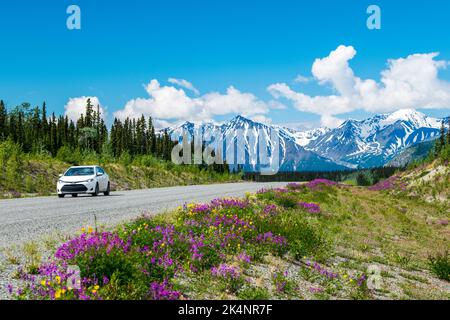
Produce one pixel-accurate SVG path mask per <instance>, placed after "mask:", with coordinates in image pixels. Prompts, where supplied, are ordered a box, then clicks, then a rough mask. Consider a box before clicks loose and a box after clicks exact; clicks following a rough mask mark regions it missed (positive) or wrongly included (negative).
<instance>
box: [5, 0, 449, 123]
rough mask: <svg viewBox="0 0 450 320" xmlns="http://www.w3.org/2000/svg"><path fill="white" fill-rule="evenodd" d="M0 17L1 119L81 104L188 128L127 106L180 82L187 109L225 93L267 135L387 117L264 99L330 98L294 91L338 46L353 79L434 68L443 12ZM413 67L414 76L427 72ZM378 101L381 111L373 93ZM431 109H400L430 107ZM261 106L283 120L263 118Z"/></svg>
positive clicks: (259, 5)
mask: <svg viewBox="0 0 450 320" xmlns="http://www.w3.org/2000/svg"><path fill="white" fill-rule="evenodd" d="M70 4H76V5H78V6H79V7H80V8H81V18H82V22H81V23H82V29H81V30H74V31H70V30H68V29H67V28H66V19H67V17H68V15H67V14H66V8H67V7H68V6H69V5H70ZM370 4H376V5H378V6H379V7H380V8H381V12H382V28H381V30H369V29H368V28H367V27H366V19H367V17H368V15H367V14H366V9H367V7H368V6H369V5H370ZM0 12H1V13H2V18H1V19H0V40H1V47H2V49H1V50H0V99H3V100H5V101H6V102H7V104H8V106H9V107H12V106H14V105H17V104H19V103H21V102H25V101H26V102H30V103H31V104H33V105H37V104H41V103H42V101H46V102H47V105H48V107H49V109H50V110H51V111H55V112H56V113H63V112H65V106H67V104H68V101H69V99H70V98H77V97H84V96H93V97H97V98H98V100H99V101H100V103H101V104H102V106H104V108H106V109H107V113H108V119H109V121H110V120H111V118H112V117H113V116H114V115H117V113H116V112H118V111H120V110H122V109H124V106H125V105H126V104H127V103H128V104H129V105H130V110H135V111H136V112H138V111H142V110H143V108H144V109H145V108H146V107H148V110H147V111H148V113H149V114H153V113H155V114H156V115H157V117H158V118H160V119H161V120H163V121H167V122H169V123H173V122H174V121H177V120H184V118H189V114H188V113H187V114H185V115H183V116H179V117H178V116H177V114H175V115H171V114H170V113H168V112H164V110H161V108H162V109H164V108H167V104H163V105H155V104H156V103H155V102H154V101H143V102H142V103H141V104H140V105H138V104H137V103H136V101H135V100H134V99H136V98H139V97H140V98H143V99H147V100H151V97H150V96H149V93H148V92H146V90H145V89H144V86H143V85H147V84H149V83H150V81H151V80H152V79H157V80H158V84H159V86H160V87H165V86H171V87H172V86H173V87H176V86H175V85H174V84H171V83H168V79H169V78H176V79H185V80H187V81H189V82H190V83H192V84H193V85H194V86H195V88H197V89H198V90H199V91H200V95H199V96H196V95H195V94H193V92H191V91H189V90H187V89H184V92H185V93H186V95H187V96H189V97H190V98H191V99H197V100H200V101H197V100H196V101H194V102H195V103H194V105H193V106H192V110H196V109H195V108H196V107H198V106H197V104H198V105H200V108H202V107H203V106H204V105H205V104H208V103H209V102H208V101H211V100H214V99H213V98H214V97H211V96H206V97H205V96H204V95H208V94H210V93H211V92H217V93H220V95H223V96H219V97H215V98H223V99H222V100H220V99H219V100H220V101H233V100H234V99H233V98H231V100H226V98H227V97H226V92H227V88H229V87H230V86H233V87H234V88H236V89H237V90H238V91H239V93H243V94H247V93H248V94H251V95H253V96H252V99H251V100H252V101H251V102H249V105H248V106H247V108H252V106H253V104H255V105H257V106H259V107H261V110H260V111H258V112H256V113H254V114H252V113H251V112H250V111H248V109H245V107H244V110H246V111H244V112H247V113H249V116H255V118H256V119H260V118H261V117H262V116H263V117H264V118H265V119H270V121H272V122H273V123H289V124H294V123H300V124H305V123H311V124H314V125H315V124H318V123H320V121H322V122H323V120H324V119H325V118H327V117H329V118H332V119H343V118H347V117H350V116H351V117H356V118H358V117H363V116H366V115H369V114H370V113H373V112H377V111H379V110H389V111H392V110H393V107H392V105H391V106H390V105H386V106H380V107H379V108H378V106H371V105H370V103H368V106H367V107H366V108H357V107H355V106H352V107H348V108H343V109H342V111H340V112H338V113H336V112H331V111H329V112H328V113H327V114H325V115H324V114H323V113H321V111H320V110H317V112H311V110H312V109H311V108H316V109H320V107H321V106H320V104H318V105H317V104H312V105H311V106H310V108H308V111H305V108H303V105H302V104H303V102H304V100H302V99H300V100H299V99H294V98H292V97H291V98H289V97H287V94H286V90H284V91H282V93H281V94H278V97H276V98H275V97H274V95H273V91H272V92H269V90H268V87H269V86H271V85H273V84H276V83H284V84H286V85H287V86H288V87H289V89H290V90H291V91H292V92H300V93H303V94H306V95H308V97H313V96H316V95H320V96H329V95H332V94H338V95H341V94H342V93H341V92H339V90H337V89H336V85H337V86H338V87H339V84H336V82H333V80H330V79H329V78H328V77H331V78H333V79H335V78H334V76H333V75H329V74H328V73H327V74H326V75H324V77H325V80H323V81H322V82H323V84H322V85H321V84H319V83H318V81H316V80H317V79H316V80H310V81H308V82H307V83H296V82H295V81H294V79H295V78H296V77H297V76H298V75H299V74H300V75H302V76H305V77H308V78H309V77H311V78H312V75H311V68H312V65H313V63H314V61H315V59H317V58H324V57H327V56H329V55H330V52H331V51H333V50H336V49H337V48H338V47H339V46H340V45H344V46H346V47H347V48H348V47H350V46H351V47H353V48H354V50H355V51H356V55H354V57H353V58H352V59H349V66H350V67H351V69H352V70H353V72H354V74H355V76H357V77H360V78H362V79H373V80H374V81H377V82H378V81H380V72H381V71H383V70H385V69H387V60H388V59H400V58H406V57H408V56H409V55H413V54H418V53H431V52H440V55H439V56H438V57H433V59H434V60H436V61H443V64H445V61H450V41H449V40H450V39H449V38H450V36H449V30H450V19H449V12H450V2H448V1H447V0H442V1H438V0H434V1H433V0H430V1H421V2H420V3H419V2H418V1H417V2H416V1H414V2H411V1H406V0H396V1H381V0H371V1H365V0H346V1H339V2H338V1H331V0H330V1H325V0H316V1H300V0H296V1H294V0H293V1H287V0H277V1H264V0H258V1H256V0H255V1H236V0H228V1H216V0H204V1H202V0H196V1H193V0H192V1H189V0H184V1H175V0H173V1H167V0H165V1H162V0H161V1H156V0H152V1H143V0H128V1H121V0H118V1H105V0H95V1H93V0H71V1H63V0H60V1H51V0H46V1H32V0H28V1H25V0H16V1H2V2H1V3H0ZM344 55H345V54H344ZM425 60H427V59H425V58H424V61H423V62H424V63H425V64H426V63H431V62H430V59H428V60H427V61H425ZM443 64H440V66H439V67H438V69H439V73H438V75H437V78H438V80H439V81H440V84H439V88H443V90H444V91H445V90H446V89H448V88H449V87H447V84H448V83H449V82H450V70H449V69H448V68H445V66H443ZM416 66H421V64H416ZM406 67H407V66H406ZM406 67H405V68H406ZM425 67H426V65H425ZM425 67H424V68H425ZM403 70H404V69H403ZM337 72H339V71H337ZM412 73H414V72H412ZM431 82H433V81H431ZM441 85H442V86H441ZM153 87H154V88H153V89H154V90H160V87H158V86H156V87H155V86H153ZM155 88H156V89H155ZM177 88H178V89H179V90H180V89H181V88H180V87H177ZM432 89H433V90H434V87H431V88H427V89H424V90H428V91H432ZM428 91H427V92H428ZM151 92H154V93H155V94H157V92H159V91H157V92H155V91H151ZM168 92H169V93H170V91H168ZM336 92H337V93H336ZM278 93H280V92H278ZM161 94H162V95H164V94H165V93H164V92H163V91H161ZM426 94H427V93H426ZM426 94H425V95H426ZM238 97H239V98H240V97H241V96H239V95H238ZM380 97H381V98H380V99H382V98H383V99H384V97H385V95H384V92H383V93H380ZM247 98H248V97H247ZM435 98H436V97H433V96H431V97H428V98H427V99H428V100H427V99H425V100H423V101H425V102H421V101H418V102H417V103H412V104H413V105H412V106H411V107H413V108H419V109H421V108H420V107H419V106H420V103H430V104H432V105H433V103H435V102H436V99H435ZM386 99H387V98H386ZM130 101H132V102H131V103H130ZM133 101H134V102H133ZM174 101H177V100H176V99H175V100H174ZM214 101H216V100H214ZM273 101H277V102H279V103H282V104H283V105H284V106H285V109H282V110H280V109H279V108H272V107H271V106H270V105H272V104H273ZM446 101H447V100H446V99H443V100H439V101H438V102H436V103H437V104H439V105H440V108H441V109H438V108H432V109H427V110H424V111H425V112H426V113H427V114H430V115H432V116H446V115H448V114H449V113H450V109H449V108H450V104H449V105H446ZM191 102H192V101H191V100H189V101H188V102H187V103H188V104H189V103H191ZM211 103H212V104H213V106H212V107H209V106H208V107H207V108H210V109H207V110H203V111H204V114H205V118H208V119H209V118H211V119H213V120H217V121H221V120H224V119H228V118H231V116H232V115H233V114H235V113H236V112H235V111H236V110H239V109H238V108H239V106H237V107H236V108H237V109H236V108H231V109H230V112H228V113H225V111H224V112H222V113H224V114H222V113H221V112H217V110H216V111H211V110H212V109H211V108H214V106H216V107H217V108H220V103H219V102H217V103H216V102H214V103H213V102H211ZM355 103H356V102H355ZM381 104H383V103H381ZM443 104H445V105H443ZM369 105H370V106H369ZM133 108H135V109H133ZM152 108H155V110H156V111H154V110H153V109H152ZM158 108H159V109H158ZM205 108H206V107H205ZM157 109H158V110H159V111H158V110H157ZM421 110H422V109H421ZM422 111H423V110H422ZM115 113H116V114H115ZM119 114H125V113H124V112H122V113H119ZM199 114H200V113H199ZM257 116H258V117H259V118H258V117H257ZM193 117H194V116H193ZM177 118H178V119H177ZM327 119H328V118H327ZM197 120H198V119H197ZM268 121H269V120H268Z"/></svg>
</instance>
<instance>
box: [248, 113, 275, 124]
mask: <svg viewBox="0 0 450 320" xmlns="http://www.w3.org/2000/svg"><path fill="white" fill-rule="evenodd" d="M250 119H251V120H253V121H255V122H259V123H264V124H271V123H272V119H270V118H268V117H266V116H265V115H262V114H257V115H254V116H251V117H250Z"/></svg>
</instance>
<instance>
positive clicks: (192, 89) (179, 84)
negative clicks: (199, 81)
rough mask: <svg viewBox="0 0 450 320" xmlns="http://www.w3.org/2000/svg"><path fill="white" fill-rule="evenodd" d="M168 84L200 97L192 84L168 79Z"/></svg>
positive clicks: (181, 80) (182, 80)
mask: <svg viewBox="0 0 450 320" xmlns="http://www.w3.org/2000/svg"><path fill="white" fill-rule="evenodd" d="M168 81H169V83H172V84H175V85H177V86H179V87H182V88H185V89H188V90H190V91H192V92H194V94H195V95H197V96H198V95H200V91H198V90H197V88H195V87H194V85H193V84H192V83H190V82H189V81H187V80H184V79H175V78H169V80H168Z"/></svg>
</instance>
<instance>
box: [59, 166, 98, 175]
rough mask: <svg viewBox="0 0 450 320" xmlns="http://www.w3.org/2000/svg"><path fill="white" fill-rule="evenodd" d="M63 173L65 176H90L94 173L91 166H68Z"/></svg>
mask: <svg viewBox="0 0 450 320" xmlns="http://www.w3.org/2000/svg"><path fill="white" fill-rule="evenodd" d="M64 175H65V176H66V177H76V176H92V175H94V168H92V167H85V168H83V167H82V168H70V169H69V170H67V172H66V173H65V174H64Z"/></svg>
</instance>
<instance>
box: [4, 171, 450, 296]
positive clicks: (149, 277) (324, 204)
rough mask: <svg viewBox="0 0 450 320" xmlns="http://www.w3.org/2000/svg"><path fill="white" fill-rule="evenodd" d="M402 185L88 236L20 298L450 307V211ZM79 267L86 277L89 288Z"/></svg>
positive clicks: (34, 277) (42, 269)
mask: <svg viewBox="0 0 450 320" xmlns="http://www.w3.org/2000/svg"><path fill="white" fill-rule="evenodd" d="M396 188H397V187H396V186H393V187H392V189H383V190H376V189H372V190H371V189H369V188H366V187H354V186H349V185H344V184H338V183H336V182H332V181H329V180H325V179H317V180H314V181H311V182H309V183H302V184H299V183H291V184H288V185H287V186H286V187H284V188H278V189H267V190H260V191H259V192H257V193H256V194H248V195H247V196H246V197H245V198H243V199H215V200H213V201H211V202H210V203H204V204H186V205H185V206H183V207H180V208H179V209H178V210H176V211H174V212H172V213H169V214H165V215H158V216H156V217H148V216H142V217H140V218H138V219H136V220H135V221H132V222H130V223H127V224H123V225H120V226H117V227H115V228H114V229H103V228H100V227H96V226H93V227H85V228H84V229H83V230H82V231H81V233H80V234H79V235H77V236H75V237H72V238H71V239H70V240H68V241H66V242H64V243H63V244H62V245H59V246H57V249H56V250H54V251H53V255H52V258H50V259H49V260H45V261H44V262H43V263H41V264H40V265H39V267H38V268H36V267H33V268H25V267H24V266H21V267H19V272H18V273H17V278H18V279H20V281H21V283H22V284H21V285H19V286H10V288H9V290H10V292H11V295H12V297H14V298H16V299H449V298H450V284H449V282H448V271H449V258H448V253H447V249H448V248H449V245H450V236H449V235H450V232H449V231H450V230H449V226H448V219H449V206H448V203H434V202H433V203H428V202H425V201H422V200H421V199H419V198H414V197H405V196H404V195H400V194H399V193H397V191H398V190H397V189H396ZM394 191H395V192H394ZM400 191H401V190H400ZM28 250H29V251H32V252H33V255H32V256H36V254H35V248H28ZM30 261H31V262H29V263H30V264H31V265H35V264H36V263H35V262H34V261H33V260H32V259H30ZM68 266H78V267H79V268H80V271H81V274H80V277H81V278H80V279H81V282H80V283H79V285H80V286H77V283H76V281H73V279H74V277H73V276H74V271H73V269H71V268H70V267H69V268H68ZM26 270H28V271H26ZM30 270H31V271H32V272H30Z"/></svg>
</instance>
